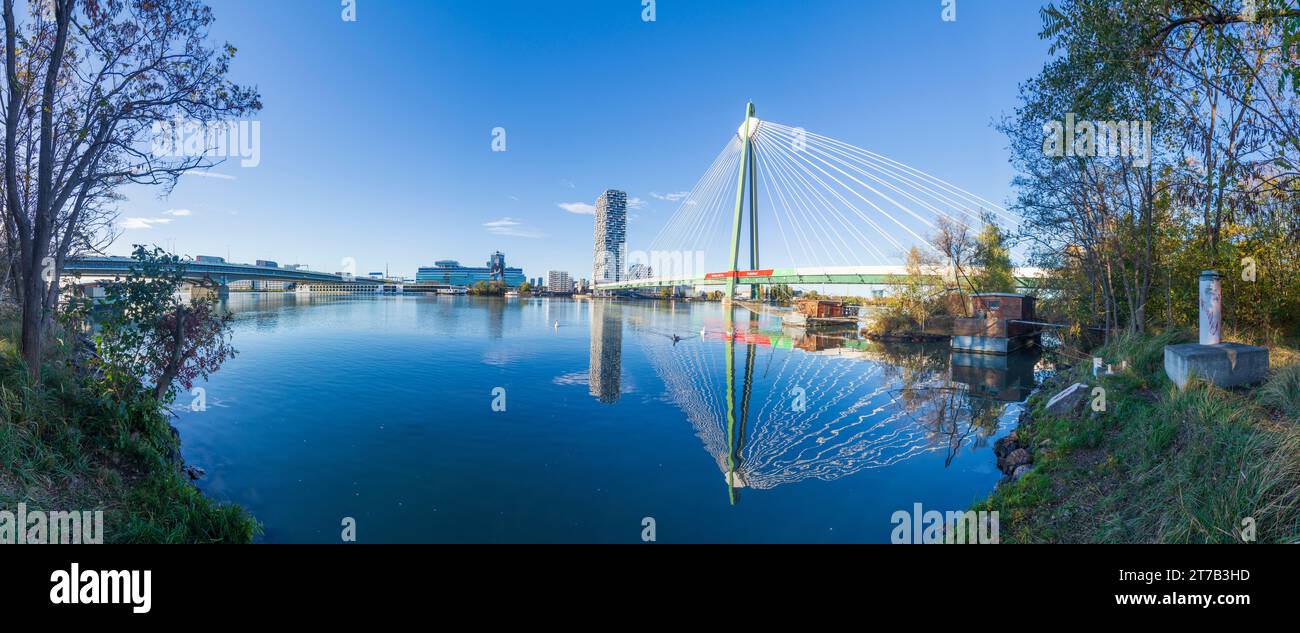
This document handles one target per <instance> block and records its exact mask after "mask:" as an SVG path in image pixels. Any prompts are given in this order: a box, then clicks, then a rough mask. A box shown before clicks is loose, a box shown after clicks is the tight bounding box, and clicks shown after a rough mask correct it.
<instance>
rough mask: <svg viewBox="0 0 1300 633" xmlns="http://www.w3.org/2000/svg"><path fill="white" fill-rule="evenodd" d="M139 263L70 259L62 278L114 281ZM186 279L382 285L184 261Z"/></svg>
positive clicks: (325, 275)
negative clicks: (64, 276)
mask: <svg viewBox="0 0 1300 633" xmlns="http://www.w3.org/2000/svg"><path fill="white" fill-rule="evenodd" d="M137 265H138V262H137V261H136V260H134V259H131V258H129V257H76V258H69V259H68V261H67V262H66V263H65V264H64V266H63V274H64V275H66V276H71V277H83V278H84V277H90V278H100V279H113V278H120V277H126V276H128V275H130V274H131V269H132V267H133V266H137ZM183 266H184V277H185V279H186V280H188V281H196V282H197V281H210V282H214V283H216V284H218V285H220V286H225V285H228V284H229V283H230V282H232V281H246V280H251V281H283V282H290V283H306V284H311V283H315V284H338V283H358V284H382V283H383V282H382V281H379V280H377V279H369V278H362V277H352V278H349V277H347V276H345V275H336V274H334V273H322V272H316V271H314V270H305V269H302V268H282V267H279V266H256V265H253V264H234V263H229V262H210V261H185V262H183Z"/></svg>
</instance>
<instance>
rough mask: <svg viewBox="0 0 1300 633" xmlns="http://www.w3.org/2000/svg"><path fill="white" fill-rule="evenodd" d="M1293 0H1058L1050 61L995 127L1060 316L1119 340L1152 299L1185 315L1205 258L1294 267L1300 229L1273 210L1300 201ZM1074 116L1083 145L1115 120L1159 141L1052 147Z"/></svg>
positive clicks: (1048, 33)
mask: <svg viewBox="0 0 1300 633" xmlns="http://www.w3.org/2000/svg"><path fill="white" fill-rule="evenodd" d="M1293 4H1294V3H1293V2H1289V1H1287V0H1253V1H1252V2H1251V3H1250V4H1249V6H1247V5H1246V4H1244V3H1239V2H1235V1H1229V0H1212V1H1211V0H1063V1H1062V2H1058V3H1054V4H1050V5H1048V6H1047V7H1045V8H1044V9H1043V11H1042V15H1043V31H1042V34H1041V35H1042V37H1043V38H1044V39H1048V40H1050V41H1051V46H1052V52H1053V53H1054V56H1053V58H1052V60H1051V61H1049V62H1048V63H1047V64H1046V65H1045V66H1044V68H1043V70H1042V72H1040V73H1039V74H1038V75H1037V76H1035V77H1034V78H1032V79H1031V80H1029V81H1028V82H1026V83H1025V84H1023V85H1022V86H1021V90H1020V97H1021V105H1020V106H1019V107H1017V109H1016V112H1015V115H1014V116H1011V117H1008V118H1007V120H1005V121H1004V122H1003V123H1002V125H1001V126H1000V129H1001V130H1002V131H1003V132H1004V133H1006V134H1007V137H1008V139H1009V140H1010V141H1011V150H1012V162H1013V164H1014V165H1015V166H1016V168H1017V171H1019V172H1020V175H1019V176H1017V178H1016V181H1015V185H1016V188H1017V189H1018V198H1017V203H1016V209H1017V211H1019V212H1020V213H1021V215H1022V217H1023V218H1024V222H1023V223H1022V226H1021V229H1020V232H1019V234H1018V235H1017V237H1018V238H1020V239H1024V240H1026V242H1027V243H1028V244H1029V245H1030V247H1031V248H1030V258H1031V261H1033V263H1034V264H1036V265H1039V266H1042V267H1045V268H1049V269H1052V270H1055V271H1057V279H1056V280H1055V281H1056V285H1057V286H1058V287H1059V288H1061V290H1062V291H1061V292H1059V293H1055V296H1054V297H1052V298H1051V300H1050V304H1051V306H1052V309H1053V310H1055V311H1056V312H1058V313H1060V314H1062V315H1064V316H1067V317H1068V318H1071V319H1073V320H1076V321H1078V322H1081V323H1083V324H1086V325H1096V326H1099V327H1100V328H1101V329H1103V330H1104V331H1105V332H1106V334H1107V337H1108V338H1109V337H1110V336H1111V334H1112V332H1114V331H1115V330H1117V329H1121V328H1122V329H1125V330H1128V331H1131V332H1141V331H1142V330H1143V329H1144V328H1145V327H1146V325H1147V322H1148V320H1150V319H1149V316H1148V314H1149V310H1150V309H1152V308H1155V309H1156V312H1155V314H1161V313H1163V316H1164V319H1165V320H1166V321H1167V322H1175V321H1183V322H1186V321H1185V318H1186V317H1185V316H1180V314H1181V315H1186V314H1188V313H1189V311H1191V312H1194V310H1195V297H1196V289H1195V284H1196V271H1197V270H1199V268H1221V269H1227V270H1233V269H1236V268H1237V267H1238V266H1239V262H1240V260H1241V257H1242V256H1244V255H1247V254H1248V253H1260V254H1261V255H1262V256H1264V257H1266V258H1268V259H1269V261H1271V262H1274V264H1273V267H1270V268H1269V270H1272V271H1274V272H1275V273H1280V272H1281V271H1283V270H1285V269H1286V265H1285V264H1281V263H1280V262H1281V261H1282V260H1280V259H1274V258H1275V257H1282V258H1285V257H1286V256H1285V255H1282V253H1284V252H1286V251H1287V250H1288V246H1287V244H1288V242H1294V241H1295V236H1296V235H1298V234H1300V232H1296V231H1294V230H1292V229H1293V228H1294V225H1292V226H1291V227H1288V226H1287V223H1290V222H1294V214H1291V213H1289V212H1286V211H1284V212H1282V213H1279V206H1278V204H1277V201H1279V200H1284V199H1294V196H1295V193H1296V189H1297V187H1296V185H1297V176H1300V173H1297V171H1296V165H1297V164H1300V116H1298V115H1297V112H1298V110H1300V108H1298V107H1297V106H1298V105H1300V103H1298V100H1297V95H1298V94H1300V93H1298V92H1297V90H1300V82H1297V79H1300V65H1297V64H1296V63H1294V61H1293V60H1294V59H1295V58H1296V55H1297V53H1300V30H1297V28H1296V27H1297V20H1300V10H1297V9H1295V8H1294V7H1293V6H1291V5H1293ZM1067 115H1069V116H1072V117H1073V118H1074V120H1076V121H1081V122H1083V123H1079V124H1078V125H1079V126H1081V127H1080V128H1079V129H1077V130H1073V131H1074V132H1075V135H1074V136H1075V142H1076V146H1077V147H1075V149H1088V148H1093V147H1094V141H1093V140H1092V139H1093V138H1094V137H1095V138H1096V139H1097V141H1096V146H1095V148H1096V149H1097V150H1100V149H1101V145H1100V139H1101V138H1102V134H1103V129H1105V130H1106V131H1107V132H1109V131H1110V128H1111V127H1112V126H1109V125H1106V126H1104V128H1102V127H1101V126H1094V123H1098V124H1105V123H1107V122H1117V121H1118V122H1125V121H1129V122H1135V123H1139V124H1141V125H1142V126H1143V127H1144V128H1147V129H1150V130H1151V132H1150V136H1149V140H1148V138H1142V141H1141V143H1142V145H1145V147H1141V146H1139V147H1140V149H1141V150H1142V155H1140V156H1134V155H1124V154H1122V153H1121V154H1120V155H1115V154H1114V153H1104V152H1101V151H1098V152H1096V153H1094V154H1091V155H1089V154H1087V153H1065V155H1061V154H1060V153H1057V154H1055V155H1052V154H1050V153H1049V152H1047V146H1046V145H1045V143H1044V131H1045V125H1051V124H1053V123H1054V122H1055V123H1056V124H1057V125H1058V126H1059V125H1060V123H1061V121H1062V120H1063V119H1065V117H1066V116H1067ZM1082 126H1086V129H1085V128H1084V127H1082ZM1058 129H1059V128H1058ZM1279 222H1281V223H1282V224H1281V225H1280V226H1279V224H1278V223H1279ZM1279 229H1280V230H1279ZM1274 243H1276V244H1277V245H1278V246H1279V247H1280V248H1272V247H1270V244H1274ZM1198 267H1199V268H1198ZM1227 277H1229V278H1232V277H1234V276H1232V275H1227ZM1159 286H1163V292H1160V291H1158V290H1157V289H1158V287H1159ZM1258 289H1259V287H1258V286H1249V287H1247V288H1242V289H1238V292H1237V293H1228V292H1225V296H1236V294H1239V293H1243V292H1245V293H1250V292H1253V291H1255V290H1258ZM1161 303H1163V304H1164V305H1163V308H1164V309H1163V310H1159V309H1158V308H1159V307H1160V306H1159V304H1161ZM1274 305H1279V306H1281V305H1287V301H1286V299H1285V298H1283V299H1282V300H1281V301H1278V302H1277V303H1275V304H1274ZM1228 308H1230V306H1226V305H1225V309H1228ZM1234 318H1235V312H1231V311H1229V312H1225V321H1227V322H1232V320H1233V319H1234ZM1256 323H1258V322H1256Z"/></svg>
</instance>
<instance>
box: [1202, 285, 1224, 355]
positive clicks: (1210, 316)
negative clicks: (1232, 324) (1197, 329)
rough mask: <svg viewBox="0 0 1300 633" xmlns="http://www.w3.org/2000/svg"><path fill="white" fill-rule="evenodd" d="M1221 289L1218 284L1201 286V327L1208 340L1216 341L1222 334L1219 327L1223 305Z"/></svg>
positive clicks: (1221, 320)
mask: <svg viewBox="0 0 1300 633" xmlns="http://www.w3.org/2000/svg"><path fill="white" fill-rule="evenodd" d="M1222 293H1223V289H1222V286H1220V285H1219V284H1218V283H1203V284H1201V314H1202V315H1204V321H1203V325H1204V327H1205V330H1206V333H1208V334H1209V335H1210V338H1212V339H1213V340H1215V341H1217V340H1219V337H1220V336H1221V334H1222V331H1221V329H1222V328H1221V326H1222V322H1223V314H1222V310H1221V307H1220V306H1222V305H1223V296H1222Z"/></svg>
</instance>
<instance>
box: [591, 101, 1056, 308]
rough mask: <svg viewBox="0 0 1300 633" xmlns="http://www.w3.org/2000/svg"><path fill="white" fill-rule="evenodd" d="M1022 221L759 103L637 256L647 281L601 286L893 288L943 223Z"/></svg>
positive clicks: (1023, 274) (975, 225) (1020, 275)
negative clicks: (760, 108) (764, 111)
mask: <svg viewBox="0 0 1300 633" xmlns="http://www.w3.org/2000/svg"><path fill="white" fill-rule="evenodd" d="M760 201H761V202H762V203H761V204H760ZM1015 221H1016V219H1015V217H1014V216H1013V215H1012V214H1010V213H1009V212H1008V211H1007V210H1006V209H1004V208H1002V207H1001V206H999V205H997V204H995V203H993V202H990V201H989V200H987V199H985V198H982V197H980V196H978V195H975V194H973V193H970V192H968V191H966V190H964V189H961V188H959V187H957V186H956V185H953V184H952V183H949V182H947V181H945V180H942V179H940V178H937V177H935V176H931V175H930V174H927V173H925V172H923V171H921V170H919V169H916V168H914V167H911V166H909V165H905V164H903V163H901V162H898V161H895V160H892V159H890V158H887V157H885V156H882V155H880V154H877V153H875V152H871V151H868V150H865V149H861V148H858V147H855V146H853V145H850V144H848V143H844V142H842V141H838V140H835V139H833V138H830V137H827V136H822V135H820V134H814V133H812V132H809V131H807V130H804V129H803V128H798V127H791V126H788V125H783V124H780V123H776V122H773V121H767V120H762V119H759V118H758V117H757V115H756V110H755V108H754V104H753V103H750V104H749V105H748V106H747V108H746V111H745V119H744V122H743V123H742V124H741V125H740V127H739V128H738V129H737V131H736V134H735V135H734V136H732V138H731V140H730V141H729V142H728V143H727V145H726V146H725V147H724V148H723V149H722V151H721V152H719V153H718V155H717V157H716V158H715V159H714V161H713V163H712V164H711V165H710V166H709V168H708V170H707V171H706V172H705V173H704V175H703V176H702V177H701V178H700V180H699V182H697V183H696V184H695V186H694V187H693V188H692V189H691V191H690V192H689V193H688V194H687V195H686V196H685V197H684V198H683V199H682V202H681V204H680V206H679V207H678V208H677V210H676V212H675V213H674V214H673V216H672V217H671V218H670V219H669V220H668V221H667V222H666V223H665V224H664V226H663V227H662V228H661V229H660V230H659V232H658V233H657V234H656V235H655V236H654V238H653V239H652V240H650V242H649V243H644V242H643V243H641V244H640V245H639V246H641V247H643V248H638V249H632V250H630V251H629V256H628V257H627V258H626V259H627V261H628V262H629V263H631V264H636V263H640V264H642V265H643V266H644V267H643V268H641V271H642V274H633V275H631V277H632V278H620V279H618V280H604V281H602V280H597V282H596V288H597V289H599V290H622V289H638V288H654V287H665V286H723V287H725V288H726V293H727V296H728V297H734V296H735V288H736V286H737V285H748V286H750V287H751V289H752V290H757V289H759V288H761V287H762V286H768V285H773V284H789V285H801V284H806V285H819V284H852V285H869V284H892V283H897V281H898V279H899V278H900V277H901V276H903V275H905V274H907V271H906V269H905V267H904V266H902V265H900V263H901V262H902V261H904V259H905V257H906V255H907V252H908V251H909V249H910V248H911V247H912V246H918V247H920V248H922V249H923V250H930V251H932V252H933V251H934V247H933V246H931V245H930V243H929V240H928V238H929V237H930V236H931V235H932V234H933V233H934V232H935V230H936V229H937V228H938V227H939V225H940V224H941V223H946V224H949V225H959V226H964V227H967V229H968V230H970V231H971V232H972V233H974V232H976V231H978V230H979V228H980V227H981V226H982V225H983V224H984V223H986V222H994V223H997V224H999V225H1002V226H1013V225H1014V224H1015ZM760 233H761V237H762V240H761V241H760ZM634 244H636V243H635V242H634ZM728 246H729V247H728ZM745 250H748V256H747V258H746V255H745V253H744V252H743V251H745ZM746 260H747V263H746ZM774 263H779V264H780V265H779V266H773V265H772V264H774ZM764 264H767V265H764ZM646 270H649V274H645V273H644V271H646ZM1014 276H1015V278H1016V280H1017V283H1018V285H1020V286H1021V287H1023V288H1033V287H1037V286H1038V285H1039V284H1040V280H1041V279H1042V278H1043V277H1045V274H1044V271H1042V270H1040V269H1035V268H1022V269H1017V270H1016V271H1015V272H1014Z"/></svg>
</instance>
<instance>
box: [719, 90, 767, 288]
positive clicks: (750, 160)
mask: <svg viewBox="0 0 1300 633" xmlns="http://www.w3.org/2000/svg"><path fill="white" fill-rule="evenodd" d="M756 113H757V110H756V109H755V108H754V102H753V101H750V102H749V103H748V104H747V105H746V106H745V120H744V121H743V122H742V123H741V124H740V128H739V129H738V130H737V131H736V134H738V135H739V136H740V141H741V143H743V146H742V148H741V155H740V170H739V171H740V173H739V174H737V176H736V212H735V215H734V216H733V217H732V222H731V269H730V272H731V275H730V276H729V277H728V278H727V299H728V300H732V299H734V298H735V297H736V272H737V271H738V270H739V265H740V228H741V224H742V223H743V222H744V218H745V190H746V189H749V269H750V270H758V173H757V158H756V157H755V156H754V151H755V148H754V135H755V134H757V133H758V128H759V125H760V124H761V123H762V122H761V121H759V119H758V117H757V116H755V115H756ZM761 292H762V286H761V285H759V284H751V285H750V298H751V299H757V298H758V297H759V295H760V294H761Z"/></svg>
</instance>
